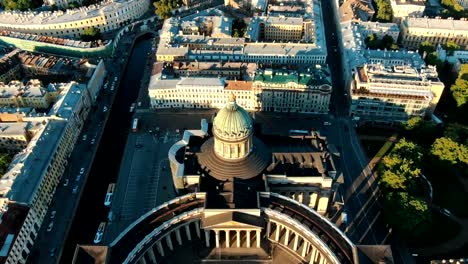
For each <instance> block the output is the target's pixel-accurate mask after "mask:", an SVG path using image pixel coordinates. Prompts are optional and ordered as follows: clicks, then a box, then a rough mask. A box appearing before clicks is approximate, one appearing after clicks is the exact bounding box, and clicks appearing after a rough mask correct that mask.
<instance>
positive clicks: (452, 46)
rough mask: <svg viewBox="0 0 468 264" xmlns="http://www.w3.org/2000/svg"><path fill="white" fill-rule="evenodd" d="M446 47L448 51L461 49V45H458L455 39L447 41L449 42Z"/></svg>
mask: <svg viewBox="0 0 468 264" xmlns="http://www.w3.org/2000/svg"><path fill="white" fill-rule="evenodd" d="M445 49H446V50H447V51H454V50H458V49H460V46H458V44H457V43H455V42H454V41H453V40H449V41H447V44H445Z"/></svg>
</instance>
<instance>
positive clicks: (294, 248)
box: [293, 234, 299, 251]
mask: <svg viewBox="0 0 468 264" xmlns="http://www.w3.org/2000/svg"><path fill="white" fill-rule="evenodd" d="M298 242H299V236H298V235H297V234H295V236H294V246H293V250H294V251H296V250H297V243H298Z"/></svg>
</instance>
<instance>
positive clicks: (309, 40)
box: [156, 1, 327, 64]
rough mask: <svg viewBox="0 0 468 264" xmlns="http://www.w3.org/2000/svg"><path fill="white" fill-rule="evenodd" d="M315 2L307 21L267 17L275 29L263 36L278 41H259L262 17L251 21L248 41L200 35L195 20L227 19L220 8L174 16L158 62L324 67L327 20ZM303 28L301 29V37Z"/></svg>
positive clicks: (162, 36) (162, 37)
mask: <svg viewBox="0 0 468 264" xmlns="http://www.w3.org/2000/svg"><path fill="white" fill-rule="evenodd" d="M311 2H312V1H311ZM315 2H316V1H314V4H313V5H312V4H311V10H312V11H313V12H312V14H313V16H312V17H311V18H310V19H307V20H304V19H303V18H297V17H272V16H270V17H265V19H266V20H265V21H264V22H265V23H266V24H269V23H272V24H271V25H272V26H271V28H270V29H268V30H267V31H263V33H262V34H263V35H265V32H267V33H266V34H267V35H266V36H268V37H270V38H275V39H277V40H278V41H275V40H273V41H262V40H261V39H259V38H260V37H261V36H260V32H261V31H260V22H261V21H263V18H259V17H257V19H253V20H252V21H251V23H250V24H249V26H248V28H247V32H246V37H245V38H243V37H242V38H235V37H227V36H226V34H225V35H224V36H220V37H213V36H209V35H206V34H205V35H201V34H197V33H196V31H197V27H196V26H194V23H193V22H192V21H196V18H197V17H207V16H218V17H223V16H224V13H223V12H222V11H220V10H217V9H208V10H205V11H202V12H199V13H197V14H194V15H192V16H188V17H184V18H182V19H177V18H174V17H173V18H169V19H166V20H165V21H164V24H163V27H162V29H161V33H160V40H159V44H158V49H157V52H156V58H157V61H159V62H174V61H209V62H215V61H216V62H246V63H251V62H255V63H272V64H288V63H294V64H324V63H325V61H326V57H327V50H326V43H325V38H324V30H323V21H322V17H321V11H320V5H318V4H316V3H315ZM312 6H313V8H312ZM278 21H280V22H281V23H283V24H284V27H283V26H281V27H279V28H275V27H274V26H273V25H276V24H275V23H276V22H278ZM301 21H302V22H301ZM266 24H265V25H266ZM190 25H192V27H190ZM184 26H185V27H184ZM184 28H185V29H184ZM266 28H269V26H266ZM266 28H264V29H266ZM288 28H291V30H289V29H288ZM299 28H301V30H300V31H301V33H300V34H301V36H300V37H299ZM198 31H199V29H198ZM219 31H220V32H221V31H223V29H220V30H219ZM184 32H185V33H184ZM213 32H214V29H213ZM280 39H281V41H280ZM257 40H258V41H257Z"/></svg>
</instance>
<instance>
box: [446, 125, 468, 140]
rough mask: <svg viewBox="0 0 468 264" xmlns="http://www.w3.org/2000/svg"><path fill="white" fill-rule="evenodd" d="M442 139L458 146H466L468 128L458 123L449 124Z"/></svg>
mask: <svg viewBox="0 0 468 264" xmlns="http://www.w3.org/2000/svg"><path fill="white" fill-rule="evenodd" d="M444 137H447V138H450V139H451V140H453V141H456V142H458V143H460V144H465V145H468V126H465V125H462V124H459V123H449V124H448V125H447V126H446V127H445V131H444Z"/></svg>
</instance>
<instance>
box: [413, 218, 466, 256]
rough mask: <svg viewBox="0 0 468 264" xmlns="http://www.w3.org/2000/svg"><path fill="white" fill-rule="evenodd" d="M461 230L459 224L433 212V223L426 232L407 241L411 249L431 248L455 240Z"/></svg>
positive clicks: (427, 227) (426, 228)
mask: <svg viewBox="0 0 468 264" xmlns="http://www.w3.org/2000/svg"><path fill="white" fill-rule="evenodd" d="M441 227H443V228H441ZM460 229H461V226H460V225H459V224H458V223H455V222H454V221H452V220H450V219H449V218H448V217H446V216H444V215H442V214H440V213H438V212H433V213H432V222H431V223H430V224H429V225H427V226H426V227H425V228H424V230H425V231H424V232H422V233H421V234H420V235H418V236H411V237H407V240H406V241H407V242H408V245H409V246H411V247H417V248H421V247H429V246H433V245H437V244H440V243H442V242H444V241H447V240H449V239H451V238H453V237H454V236H455V235H456V234H457V233H458V232H459V231H460Z"/></svg>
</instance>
